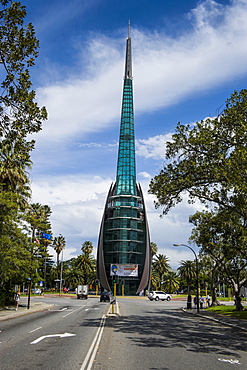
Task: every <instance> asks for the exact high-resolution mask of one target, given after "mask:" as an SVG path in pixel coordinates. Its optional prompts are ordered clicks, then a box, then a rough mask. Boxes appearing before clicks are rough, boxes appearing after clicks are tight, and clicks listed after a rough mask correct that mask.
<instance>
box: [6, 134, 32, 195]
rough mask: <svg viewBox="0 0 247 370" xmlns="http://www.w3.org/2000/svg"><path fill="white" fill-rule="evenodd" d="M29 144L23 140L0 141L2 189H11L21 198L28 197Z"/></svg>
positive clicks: (29, 192) (30, 165)
mask: <svg viewBox="0 0 247 370" xmlns="http://www.w3.org/2000/svg"><path fill="white" fill-rule="evenodd" d="M30 150H31V144H29V143H28V142H24V141H23V140H15V141H13V142H11V141H10V140H2V141H1V143H0V183H1V185H2V190H3V191H13V192H15V193H17V194H19V195H20V196H21V197H22V199H23V200H27V199H28V198H29V197H30V194H31V190H30V187H29V176H28V172H27V169H31V167H32V161H31V159H30V155H29V151H30Z"/></svg>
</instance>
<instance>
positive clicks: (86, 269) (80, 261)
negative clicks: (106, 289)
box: [75, 241, 96, 284]
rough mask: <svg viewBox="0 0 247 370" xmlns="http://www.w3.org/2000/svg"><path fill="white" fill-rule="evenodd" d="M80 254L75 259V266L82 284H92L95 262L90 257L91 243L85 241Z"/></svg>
mask: <svg viewBox="0 0 247 370" xmlns="http://www.w3.org/2000/svg"><path fill="white" fill-rule="evenodd" d="M81 251H82V254H81V255H80V256H78V257H77V259H76V261H75V266H76V267H77V268H78V269H80V271H81V274H82V275H81V276H82V277H83V279H82V282H81V283H83V284H92V283H94V282H95V279H96V260H95V258H94V256H93V255H92V251H93V243H92V242H90V241H85V242H84V243H83V244H82V248H81Z"/></svg>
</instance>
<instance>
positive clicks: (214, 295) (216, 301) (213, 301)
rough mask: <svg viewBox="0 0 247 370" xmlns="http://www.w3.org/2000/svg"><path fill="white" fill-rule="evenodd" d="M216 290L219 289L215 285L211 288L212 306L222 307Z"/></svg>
mask: <svg viewBox="0 0 247 370" xmlns="http://www.w3.org/2000/svg"><path fill="white" fill-rule="evenodd" d="M216 289H217V288H216V286H215V285H212V286H211V294H212V303H211V305H210V306H220V305H221V303H220V301H218V299H217V294H216Z"/></svg>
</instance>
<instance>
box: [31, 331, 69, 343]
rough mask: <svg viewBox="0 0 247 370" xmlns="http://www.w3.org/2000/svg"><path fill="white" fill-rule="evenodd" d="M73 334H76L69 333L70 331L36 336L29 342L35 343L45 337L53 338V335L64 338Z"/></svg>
mask: <svg viewBox="0 0 247 370" xmlns="http://www.w3.org/2000/svg"><path fill="white" fill-rule="evenodd" d="M75 335H76V334H71V333H64V334H51V335H43V336H42V337H39V338H37V339H36V340H34V341H33V342H31V343H30V344H37V343H38V342H40V341H41V340H43V339H45V338H53V337H60V338H65V337H73V336H75Z"/></svg>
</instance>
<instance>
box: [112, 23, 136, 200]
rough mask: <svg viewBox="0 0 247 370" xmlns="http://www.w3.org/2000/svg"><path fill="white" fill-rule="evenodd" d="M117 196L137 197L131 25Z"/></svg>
mask: <svg viewBox="0 0 247 370" xmlns="http://www.w3.org/2000/svg"><path fill="white" fill-rule="evenodd" d="M116 194H117V195H126V194H129V195H136V164H135V134H134V110H133V86H132V58H131V37H130V24H129V28H128V37H127V42H126V59H125V75H124V87H123V99H122V112H121V124H120V137H119V149H118V162H117V177H116Z"/></svg>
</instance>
